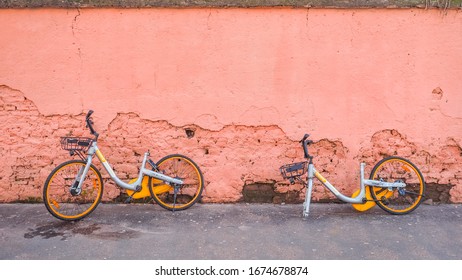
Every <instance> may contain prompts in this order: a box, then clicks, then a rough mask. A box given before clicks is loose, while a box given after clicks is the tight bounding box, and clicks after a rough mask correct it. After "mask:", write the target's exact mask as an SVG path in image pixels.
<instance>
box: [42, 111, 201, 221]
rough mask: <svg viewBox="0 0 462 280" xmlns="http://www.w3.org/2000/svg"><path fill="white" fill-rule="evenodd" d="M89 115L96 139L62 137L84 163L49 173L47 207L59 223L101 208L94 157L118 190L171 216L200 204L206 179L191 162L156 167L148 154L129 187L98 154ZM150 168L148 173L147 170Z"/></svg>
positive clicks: (173, 160) (182, 159)
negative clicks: (98, 207) (150, 203)
mask: <svg viewBox="0 0 462 280" xmlns="http://www.w3.org/2000/svg"><path fill="white" fill-rule="evenodd" d="M92 114H93V111H92V110H90V111H89V112H88V113H87V115H86V117H85V122H86V127H87V128H88V129H89V130H90V133H91V134H92V135H93V137H92V138H88V137H61V147H62V149H64V150H67V151H69V154H70V155H71V156H74V155H78V156H79V157H80V160H78V159H77V160H69V161H66V162H63V163H61V164H60V165H58V166H57V167H56V168H54V169H53V171H52V172H51V173H50V175H49V176H48V178H47V179H46V181H45V186H44V189H43V201H44V203H45V206H46V208H47V210H48V211H49V212H50V213H51V214H52V215H53V216H54V217H56V218H58V219H61V220H65V221H75V220H80V219H82V218H84V217H86V216H88V215H89V214H90V213H91V212H93V211H94V210H95V209H96V207H97V206H98V204H99V203H100V202H101V197H102V194H103V179H102V177H101V173H100V171H99V170H98V169H97V168H96V167H95V166H94V165H93V164H92V160H93V159H94V156H95V155H96V157H97V158H98V159H99V161H100V162H101V164H102V165H103V167H104V168H105V169H106V171H107V172H108V174H109V176H110V178H111V179H112V180H113V181H114V182H115V183H116V185H117V186H119V187H121V188H123V189H126V192H127V194H128V195H129V196H128V198H127V200H126V202H127V203H128V202H130V201H131V200H132V199H137V198H145V197H149V196H151V198H152V199H153V200H154V201H155V202H156V203H157V204H159V205H160V206H161V207H163V208H165V209H168V210H172V211H175V210H185V209H187V208H189V207H191V206H192V205H194V204H195V203H196V202H197V201H199V200H200V199H201V195H202V191H203V189H204V179H203V175H202V172H201V170H200V169H199V167H198V166H197V164H196V163H195V162H194V161H193V160H191V159H190V158H188V157H186V156H184V155H180V154H172V155H168V156H165V157H163V158H162V159H160V160H159V161H158V162H157V163H154V161H152V160H151V159H150V158H149V156H150V152H149V151H147V152H146V153H145V154H144V157H143V160H142V163H141V167H140V169H139V174H138V178H136V179H133V180H131V181H130V182H128V183H125V182H123V181H122V180H121V179H119V178H118V177H117V175H116V173H115V172H114V170H113V169H112V168H111V166H110V165H109V163H108V161H107V160H106V158H105V157H104V156H103V154H102V153H101V151H100V149H99V148H98V145H97V142H98V137H99V134H98V132H96V131H95V129H94V128H93V120H92V118H91V115H92ZM146 166H147V167H149V168H146Z"/></svg>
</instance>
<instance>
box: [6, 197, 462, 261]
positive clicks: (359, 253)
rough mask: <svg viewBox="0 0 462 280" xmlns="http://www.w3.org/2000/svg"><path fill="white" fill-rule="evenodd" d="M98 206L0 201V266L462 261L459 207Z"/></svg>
mask: <svg viewBox="0 0 462 280" xmlns="http://www.w3.org/2000/svg"><path fill="white" fill-rule="evenodd" d="M301 212H302V205H300V204H296V205H293V204H291V205H272V204H196V205H194V206H193V207H191V208H190V209H187V210H185V211H179V212H170V211H167V210H165V209H163V208H161V207H159V206H158V205H154V204H128V205H127V204H101V205H99V206H98V208H97V209H96V210H95V211H94V212H93V213H92V214H91V215H90V216H88V217H87V218H85V219H83V220H81V221H78V222H64V221H60V220H57V219H56V218H54V217H52V216H51V215H50V214H49V213H48V212H47V210H46V208H45V206H44V205H43V204H0V248H1V249H0V259H1V260H63V259H64V260H68V259H70V260H121V259H122V260H125V259H130V260H133V259H135V260H157V259H164V260H165V259H168V260H179V259H181V260H295V259H296V260H460V259H462V238H461V237H462V205H456V204H445V205H437V206H431V205H421V206H420V207H419V208H418V209H416V210H415V211H414V212H413V213H411V214H408V215H404V216H394V215H390V214H388V213H386V212H384V211H383V210H381V209H379V208H378V207H376V208H374V209H372V210H370V211H368V212H363V213H360V212H356V211H355V210H354V209H353V208H351V206H350V205H347V204H316V203H315V204H312V208H311V214H310V216H309V217H308V218H302V215H301Z"/></svg>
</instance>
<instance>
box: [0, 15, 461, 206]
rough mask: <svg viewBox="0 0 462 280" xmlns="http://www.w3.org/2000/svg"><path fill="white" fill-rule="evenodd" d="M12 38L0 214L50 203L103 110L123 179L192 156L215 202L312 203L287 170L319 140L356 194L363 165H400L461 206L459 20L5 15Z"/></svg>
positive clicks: (106, 143) (3, 51) (5, 67)
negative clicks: (55, 176)
mask: <svg viewBox="0 0 462 280" xmlns="http://www.w3.org/2000/svg"><path fill="white" fill-rule="evenodd" d="M0 26H2V28H1V29H0V46H1V47H0V62H1V64H0V131H1V134H0V154H1V155H2V161H1V162H0V201H1V202H8V201H17V200H35V199H37V198H40V196H41V189H42V185H43V182H44V181H45V179H46V176H47V175H48V173H49V172H50V171H51V170H52V169H53V167H54V166H56V165H58V164H59V163H60V162H61V161H63V160H65V159H67V158H68V155H67V154H66V152H65V151H62V150H60V149H59V137H60V136H65V135H69V134H71V133H72V134H73V135H88V134H87V132H86V131H85V129H84V124H83V120H84V113H86V112H87V111H88V109H90V108H91V109H93V110H95V114H94V119H95V123H96V128H97V129H98V130H99V131H100V133H101V137H100V139H101V141H100V142H101V143H100V148H101V149H102V151H103V152H104V153H105V155H106V158H107V159H108V160H109V162H111V164H112V165H113V166H114V168H115V170H116V171H117V172H118V173H119V175H120V177H121V178H124V179H128V178H134V177H136V175H137V164H139V161H140V160H141V155H142V154H143V153H144V152H145V151H146V150H147V149H150V150H151V152H152V154H153V155H154V158H156V159H159V158H160V157H162V156H164V155H166V154H168V153H183V154H186V155H188V156H190V157H191V158H193V159H194V160H195V161H197V163H198V164H199V165H200V166H201V168H202V170H203V173H204V176H205V180H206V191H205V193H204V195H205V197H204V201H206V202H235V201H242V200H245V201H273V202H276V203H278V202H283V201H286V202H297V201H300V200H301V199H302V197H303V196H304V190H303V187H302V186H300V185H293V186H290V185H287V182H285V181H283V180H282V178H281V177H280V175H279V170H278V168H279V166H280V165H282V164H285V163H290V162H293V161H301V160H302V152H301V148H300V146H299V144H298V142H297V141H298V140H299V138H301V137H302V136H303V134H304V133H306V132H308V133H310V134H312V138H313V139H314V140H315V141H316V142H315V144H314V145H313V147H312V152H313V154H314V155H315V163H316V164H317V166H318V169H319V170H320V171H322V172H323V173H324V174H325V175H326V176H327V177H329V179H331V182H332V183H334V184H335V185H338V186H339V187H340V189H341V190H344V191H345V192H346V193H347V194H348V193H352V192H353V191H354V190H355V189H356V188H357V187H358V178H357V177H358V170H359V162H360V161H365V162H366V163H367V164H368V167H369V170H370V169H371V168H372V166H373V164H374V163H375V162H376V161H377V160H379V159H380V158H382V157H383V156H385V155H393V154H398V155H401V156H404V157H408V158H410V159H411V160H412V161H413V162H415V163H416V164H417V165H418V166H419V167H420V168H421V171H422V172H423V174H424V176H425V178H426V181H427V183H428V189H429V192H430V196H431V197H432V198H433V200H435V201H443V202H462V171H461V170H462V169H461V168H462V148H461V141H462V132H461V131H462V130H461V128H462V112H461V111H460V104H461V103H462V94H461V88H462V79H461V77H462V67H460V65H462V56H461V55H460V50H461V49H462V36H460V30H462V12H461V11H460V10H446V11H444V10H443V11H442V10H436V9H430V10H424V9H404V10H395V9H373V10H369V9H366V10H361V9H348V10H335V9H263V8H260V9H212V8H208V9H128V10H126V9H33V10H30V9H7V10H0ZM186 131H194V135H193V136H192V137H191V133H189V136H188V135H187V133H186ZM103 173H104V172H103ZM106 177H107V176H106ZM108 183H109V182H108ZM106 186H107V187H106V192H105V196H104V198H105V199H106V200H113V199H116V198H117V197H119V196H120V191H119V189H117V188H116V187H115V186H114V185H111V184H110V183H109V184H107V185H106ZM255 194H257V196H255ZM314 197H315V200H325V199H332V195H331V194H329V193H327V192H326V191H325V190H324V189H323V188H321V187H320V186H317V187H315V189H314ZM259 198H260V200H259Z"/></svg>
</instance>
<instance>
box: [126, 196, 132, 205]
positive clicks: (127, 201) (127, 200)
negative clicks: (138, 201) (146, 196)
mask: <svg viewBox="0 0 462 280" xmlns="http://www.w3.org/2000/svg"><path fill="white" fill-rule="evenodd" d="M132 200H133V197H132V196H129V197H127V199H125V203H126V204H129V203H130V202H132Z"/></svg>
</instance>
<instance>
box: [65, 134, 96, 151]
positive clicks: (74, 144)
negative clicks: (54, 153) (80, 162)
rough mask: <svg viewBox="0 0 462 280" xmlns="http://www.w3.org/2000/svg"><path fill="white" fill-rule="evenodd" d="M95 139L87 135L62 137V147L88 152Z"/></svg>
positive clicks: (68, 149)
mask: <svg viewBox="0 0 462 280" xmlns="http://www.w3.org/2000/svg"><path fill="white" fill-rule="evenodd" d="M91 142H93V139H91V138H86V137H61V148H63V150H67V151H80V152H86V151H87V150H88V148H90V146H91Z"/></svg>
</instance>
